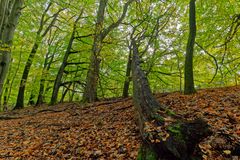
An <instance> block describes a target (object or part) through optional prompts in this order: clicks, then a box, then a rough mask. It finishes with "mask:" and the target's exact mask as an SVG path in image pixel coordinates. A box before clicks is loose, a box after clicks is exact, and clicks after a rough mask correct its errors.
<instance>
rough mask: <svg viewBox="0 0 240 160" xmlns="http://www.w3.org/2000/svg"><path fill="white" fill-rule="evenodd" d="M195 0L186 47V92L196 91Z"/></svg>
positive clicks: (192, 1) (190, 15)
mask: <svg viewBox="0 0 240 160" xmlns="http://www.w3.org/2000/svg"><path fill="white" fill-rule="evenodd" d="M195 1H196V0H190V4H189V5H190V8H189V25H190V26H189V29H190V31H189V37H188V43H187V49H186V59H185V72H184V94H192V93H195V92H196V90H195V88H194V79H193V52H194V44H195V37H196V11H195Z"/></svg>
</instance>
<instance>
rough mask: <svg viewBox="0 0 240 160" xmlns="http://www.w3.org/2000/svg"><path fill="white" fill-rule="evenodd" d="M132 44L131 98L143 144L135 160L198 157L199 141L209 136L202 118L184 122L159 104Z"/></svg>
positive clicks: (186, 159) (172, 159) (208, 130)
mask: <svg viewBox="0 0 240 160" xmlns="http://www.w3.org/2000/svg"><path fill="white" fill-rule="evenodd" d="M132 45H133V61H132V73H133V99H134V105H135V107H136V110H137V113H138V119H139V129H140V133H141V136H142V140H143V144H142V147H141V149H140V151H139V156H138V159H139V160H149V159H151V160H157V159H164V160H191V159H194V158H196V159H197V158H200V157H201V155H200V154H194V153H195V152H196V151H198V152H200V149H199V148H198V144H199V142H200V141H201V140H202V139H203V138H205V137H207V136H208V135H210V134H211V131H210V129H209V126H208V125H207V123H206V122H205V121H203V120H202V119H196V120H194V121H186V120H184V119H182V118H181V117H180V116H177V115H176V114H175V113H173V112H172V111H170V110H169V109H167V108H166V107H165V106H162V105H160V104H159V103H158V102H157V101H156V99H155V98H154V97H153V95H152V93H151V89H150V87H149V84H148V80H147V78H146V75H145V74H144V72H143V71H142V70H141V67H140V58H139V56H138V47H137V44H136V42H135V40H132Z"/></svg>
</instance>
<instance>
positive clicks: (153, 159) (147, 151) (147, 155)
mask: <svg viewBox="0 0 240 160" xmlns="http://www.w3.org/2000/svg"><path fill="white" fill-rule="evenodd" d="M137 160H157V154H156V152H155V151H154V150H153V149H152V148H150V147H146V146H144V147H143V146H142V147H141V148H140V149H139V151H138V157H137Z"/></svg>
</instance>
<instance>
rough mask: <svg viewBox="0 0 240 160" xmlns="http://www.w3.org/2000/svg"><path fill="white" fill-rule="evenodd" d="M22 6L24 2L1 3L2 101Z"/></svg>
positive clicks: (0, 55) (0, 61) (0, 78)
mask: <svg viewBox="0 0 240 160" xmlns="http://www.w3.org/2000/svg"><path fill="white" fill-rule="evenodd" d="M22 6H23V0H15V1H9V0H1V2H0V99H1V97H2V92H3V85H4V81H5V79H6V76H7V72H8V69H9V64H10V59H11V46H12V40H13V36H14V31H15V29H16V26H17V23H18V19H19V17H20V14H21V9H22ZM0 105H1V102H0Z"/></svg>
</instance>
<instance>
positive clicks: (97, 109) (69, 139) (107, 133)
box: [0, 87, 240, 160]
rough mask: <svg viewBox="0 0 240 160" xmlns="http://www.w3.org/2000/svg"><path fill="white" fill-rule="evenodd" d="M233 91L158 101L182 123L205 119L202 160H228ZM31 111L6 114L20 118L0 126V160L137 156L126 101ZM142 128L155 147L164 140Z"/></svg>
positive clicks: (235, 114) (236, 109) (238, 109)
mask: <svg viewBox="0 0 240 160" xmlns="http://www.w3.org/2000/svg"><path fill="white" fill-rule="evenodd" d="M239 92H240V87H229V88H219V89H211V90H201V91H199V92H198V93H197V94H194V95H191V96H185V95H181V94H179V93H171V94H167V95H165V96H161V95H158V97H159V101H160V102H161V103H162V104H164V105H166V106H168V107H169V109H171V110H173V111H174V112H175V113H177V114H180V115H182V116H183V117H184V118H186V119H189V120H191V119H195V118H196V117H203V118H204V119H205V120H207V121H208V123H209V124H210V125H211V126H212V128H213V130H214V133H215V134H214V135H213V136H211V137H209V138H207V139H205V140H204V141H203V142H202V143H201V144H200V145H199V146H200V148H201V150H202V151H203V152H204V155H203V158H204V159H206V160H208V159H218V160H224V159H227V158H229V157H230V158H231V154H229V153H230V152H229V151H231V147H232V146H233V145H234V143H236V142H240V123H239V122H240V94H239ZM37 110H40V111H36V108H28V109H24V110H21V111H19V112H16V111H14V112H11V113H7V114H8V115H11V116H18V117H23V118H21V119H12V120H2V121H0V144H1V145H0V159H98V160H101V159H104V160H105V159H122V160H125V159H136V157H137V153H138V149H139V147H140V133H139V131H138V128H137V126H136V122H137V120H136V119H137V118H136V116H135V109H134V107H133V105H132V101H131V100H130V99H124V100H119V101H118V100H117V101H106V102H98V103H95V104H90V105H89V106H88V107H85V108H83V107H82V106H78V105H77V104H72V103H71V104H61V105H58V106H55V107H53V108H49V107H47V109H46V108H38V109H37ZM41 110H43V111H41ZM44 110H45V111H48V112H45V111H44ZM50 110H51V112H50ZM55 110H57V112H55ZM37 112H38V113H37ZM32 113H34V114H32ZM164 120H165V125H166V126H167V125H169V124H171V123H172V122H173V120H172V119H171V118H169V117H164ZM145 125H146V130H148V131H149V132H156V133H157V135H158V134H159V135H158V136H159V137H161V138H162V139H158V138H154V137H153V139H152V140H154V142H155V143H159V141H161V140H162V141H164V140H165V139H166V138H167V137H168V135H167V133H166V132H165V130H166V128H164V126H165V125H164V126H161V127H159V128H156V127H155V126H151V125H152V124H151V123H149V124H145ZM166 126H165V127H166ZM162 127H163V128H162ZM232 159H234V157H232Z"/></svg>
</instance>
